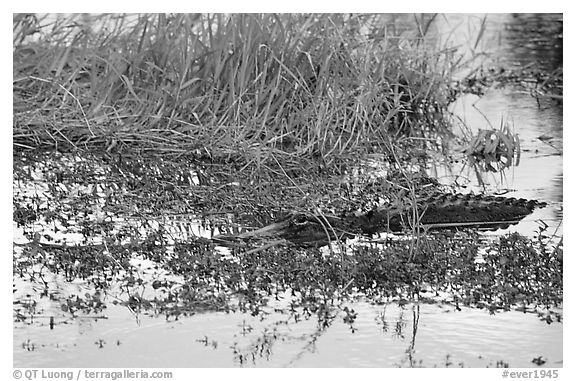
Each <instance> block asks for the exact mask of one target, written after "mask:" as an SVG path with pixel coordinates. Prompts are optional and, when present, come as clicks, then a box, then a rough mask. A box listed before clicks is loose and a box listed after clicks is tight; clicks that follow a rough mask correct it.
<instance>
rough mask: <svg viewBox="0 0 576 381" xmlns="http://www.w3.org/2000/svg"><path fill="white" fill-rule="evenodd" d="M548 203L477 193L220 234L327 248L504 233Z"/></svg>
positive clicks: (224, 239)
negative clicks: (384, 236)
mask: <svg viewBox="0 0 576 381" xmlns="http://www.w3.org/2000/svg"><path fill="white" fill-rule="evenodd" d="M544 206H546V203H544V202H539V201H535V200H526V199H523V198H513V197H501V196H486V195H474V194H434V195H432V196H428V197H426V198H420V199H418V198H417V199H415V200H414V202H413V203H412V205H411V206H403V207H396V208H394V207H390V206H388V207H386V206H382V207H378V208H374V209H372V210H370V211H368V212H367V213H363V214H348V215H342V216H336V215H331V214H321V213H318V214H303V213H294V214H291V215H289V216H288V217H285V218H283V219H281V220H280V221H278V222H275V223H273V224H271V225H268V226H265V227H263V228H261V229H258V230H254V231H251V232H247V233H243V234H239V235H235V236H224V235H222V236H216V237H214V238H213V240H214V241H216V242H219V243H221V244H223V245H226V244H227V243H232V242H234V241H247V240H253V239H272V238H275V239H280V240H285V241H288V242H291V243H293V244H296V245H298V246H322V245H326V244H328V243H329V242H331V241H335V240H346V239H349V238H352V237H355V236H358V235H363V236H372V235H373V234H375V233H382V232H390V233H401V232H407V231H412V232H413V231H414V229H458V228H475V229H484V230H496V229H499V228H502V229H505V228H507V227H509V226H511V225H514V224H517V223H518V222H520V220H522V219H523V218H524V217H526V216H527V215H529V214H531V213H532V212H533V211H534V210H535V209H537V208H540V207H544Z"/></svg>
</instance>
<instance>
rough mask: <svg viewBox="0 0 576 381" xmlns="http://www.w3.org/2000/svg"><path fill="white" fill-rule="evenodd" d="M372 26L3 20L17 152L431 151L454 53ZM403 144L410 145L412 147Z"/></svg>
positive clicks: (253, 158)
mask: <svg viewBox="0 0 576 381" xmlns="http://www.w3.org/2000/svg"><path fill="white" fill-rule="evenodd" d="M382 17H383V16H379V15H343V14H336V15H330V14H321V15H311V14H282V15H272V14H264V15H262V14H250V15H244V14H233V15H222V14H214V15H199V14H176V15H164V14H160V15H158V14H153V15H144V14H137V15H77V14H73V15H66V16H62V15H60V16H58V17H56V16H53V15H47V16H37V15H36V16H35V15H25V14H16V15H14V19H13V21H14V25H13V27H14V28H13V30H14V35H13V41H14V51H13V65H14V72H13V77H14V82H13V83H14V87H13V92H14V130H13V131H14V146H15V148H16V149H17V150H20V149H31V148H39V147H44V148H57V149H59V150H71V149H72V150H75V149H103V150H106V151H107V152H109V153H115V152H122V153H124V154H126V153H129V152H134V151H138V152H142V150H147V151H151V152H155V153H160V154H162V155H169V154H173V155H183V154H189V153H199V154H202V155H207V156H209V157H211V158H212V159H213V158H219V157H239V158H240V159H241V160H242V161H243V162H245V163H247V164H248V165H253V166H255V167H259V168H260V167H261V166H262V165H263V164H268V165H273V164H276V163H277V162H278V161H279V162H284V161H286V160H290V159H293V158H298V159H301V158H315V159H317V158H319V157H321V158H322V159H324V160H325V161H328V162H329V161H330V160H332V159H333V158H335V157H339V156H342V155H346V154H350V153H353V154H357V153H358V154H366V153H372V152H375V151H376V152H384V153H388V152H390V149H391V145H398V146H400V143H399V142H401V141H403V140H404V141H405V140H406V139H408V140H410V139H420V140H416V141H417V142H418V143H419V144H424V145H426V144H430V142H434V141H436V140H435V138H437V136H438V135H439V134H440V135H441V134H445V133H446V132H447V130H448V124H447V121H446V115H445V109H446V106H447V105H448V103H449V102H450V101H451V100H452V98H451V97H452V95H451V92H450V81H451V74H452V73H453V72H454V71H455V70H457V69H458V65H460V64H461V62H460V60H459V59H458V57H457V56H456V53H455V50H454V49H450V48H448V47H439V46H438V44H434V43H430V42H429V40H428V39H427V33H429V32H428V29H429V26H430V23H431V21H432V20H433V17H434V16H432V17H429V18H428V19H426V18H425V17H423V18H415V21H414V22H415V26H416V27H415V28H414V30H415V31H416V32H414V33H412V34H407V33H405V32H402V33H400V31H396V30H395V29H394V28H389V27H388V25H387V24H386V22H385V21H384V20H383V18H382ZM410 142H412V143H413V142H414V141H413V140H410Z"/></svg>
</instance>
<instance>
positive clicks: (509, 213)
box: [419, 194, 546, 228]
mask: <svg viewBox="0 0 576 381" xmlns="http://www.w3.org/2000/svg"><path fill="white" fill-rule="evenodd" d="M419 204H420V206H421V210H419V212H420V214H421V215H422V218H421V219H420V224H422V225H432V226H433V225H453V226H456V227H457V226H458V224H462V226H474V227H486V228H490V227H491V226H492V227H493V228H502V227H508V226H509V225H512V224H516V223H518V222H519V221H520V220H521V219H523V218H524V217H526V216H527V215H529V214H530V213H532V212H533V211H534V210H535V209H536V208H539V207H544V206H546V203H543V202H539V201H535V200H526V199H523V198H513V197H502V196H484V195H473V194H467V195H463V194H453V195H445V194H443V195H433V196H431V197H429V198H427V199H426V200H424V201H423V202H420V203H419ZM440 227H442V226H440Z"/></svg>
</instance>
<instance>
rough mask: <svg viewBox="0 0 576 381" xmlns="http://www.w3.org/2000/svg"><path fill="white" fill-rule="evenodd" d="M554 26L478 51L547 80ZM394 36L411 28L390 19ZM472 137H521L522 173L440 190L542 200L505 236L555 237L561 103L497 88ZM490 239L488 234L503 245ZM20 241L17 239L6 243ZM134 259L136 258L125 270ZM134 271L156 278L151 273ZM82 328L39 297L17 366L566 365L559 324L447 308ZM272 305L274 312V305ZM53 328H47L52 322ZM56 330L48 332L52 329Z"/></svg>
mask: <svg viewBox="0 0 576 381" xmlns="http://www.w3.org/2000/svg"><path fill="white" fill-rule="evenodd" d="M482 17H483V16H478V15H450V16H449V17H437V18H436V19H435V20H434V22H433V24H432V28H434V31H435V32H436V33H438V36H439V39H456V38H457V39H458V40H460V41H459V42H460V43H461V46H460V49H464V50H465V49H468V47H469V45H470V44H474V35H475V34H474V33H475V32H477V30H478V28H480V25H481V24H482ZM561 20H562V19H561V16H558V15H505V14H499V15H488V17H487V19H486V24H485V28H486V31H485V34H484V38H483V40H482V41H483V43H484V44H486V47H485V48H486V49H487V50H490V51H491V52H492V54H491V55H489V56H488V58H487V59H489V60H492V61H493V62H497V63H498V64H499V65H504V66H507V67H528V68H529V67H531V66H534V67H538V68H540V69H543V70H550V71H553V70H555V69H556V68H557V67H558V66H559V65H561V63H562V37H561V31H562V21H561ZM395 22H396V23H398V25H399V27H401V26H403V25H406V24H408V23H409V22H410V20H409V19H403V17H399V18H398V19H396V20H395ZM452 111H453V112H454V113H455V114H456V115H458V116H459V117H460V118H461V119H462V120H464V121H465V122H466V125H467V126H468V127H469V128H470V129H472V130H474V129H485V128H490V125H492V126H496V127H497V126H499V125H500V123H501V120H502V119H504V120H506V121H509V122H511V124H512V126H513V128H514V131H515V132H516V133H518V134H519V136H520V141H521V147H522V151H523V152H522V157H521V160H520V164H519V166H516V167H512V168H511V169H510V170H508V171H507V172H506V173H505V174H504V176H501V175H500V174H497V175H494V176H487V177H484V178H483V179H482V180H481V181H478V180H477V179H476V175H475V174H474V173H473V172H466V171H469V169H466V168H454V167H452V168H449V170H448V169H447V168H446V167H441V166H440V167H438V168H435V169H434V171H435V173H436V174H437V176H438V177H439V178H440V179H441V180H442V181H445V182H446V183H450V182H453V181H454V180H455V179H457V178H462V179H465V180H463V181H465V182H466V184H465V185H466V186H467V187H469V188H470V189H478V190H483V189H487V190H489V191H492V192H499V193H505V194H506V195H507V196H513V197H524V198H528V199H537V200H539V201H545V202H546V203H547V204H548V206H547V207H546V208H542V209H540V210H538V211H537V212H536V213H534V214H532V215H530V216H528V217H527V218H526V219H525V220H524V221H522V222H521V223H520V224H518V225H515V226H513V227H512V228H510V229H511V230H512V231H514V230H516V231H519V232H521V233H523V234H526V235H533V234H535V232H537V231H538V230H539V229H540V228H541V227H543V226H548V227H547V230H546V232H547V234H549V235H551V236H552V235H554V234H556V235H558V236H561V235H562V197H563V190H562V181H563V180H562V179H563V167H562V160H563V155H562V150H563V145H562V123H563V122H562V104H561V103H558V102H556V101H554V100H553V99H538V98H537V97H535V96H533V94H530V92H527V91H525V90H519V89H516V88H514V87H513V86H504V87H502V88H496V89H492V90H490V91H489V92H488V93H487V94H485V95H483V96H481V97H478V96H472V95H469V96H465V97H462V98H461V99H459V100H458V101H457V102H456V103H455V104H454V105H453V110H452ZM503 233H505V232H502V231H497V232H493V233H490V234H503ZM20 239H22V238H21V236H20V232H19V231H18V229H15V241H18V240H20ZM134 260H136V261H137V260H138V259H134ZM140 265H141V271H142V272H143V273H146V274H148V275H149V276H150V277H152V278H154V277H158V276H160V275H162V274H159V273H158V272H159V271H160V270H159V269H158V268H157V267H156V266H155V265H154V263H152V262H150V261H144V260H142V261H141V262H140ZM42 281H43V282H47V283H48V284H50V285H51V286H53V287H56V288H58V289H61V291H62V293H63V294H79V295H82V294H83V293H85V292H86V288H85V285H84V284H83V283H82V282H81V281H75V282H72V283H69V282H66V281H65V280H64V279H63V278H62V277H61V276H59V275H53V276H52V277H51V278H50V279H43V280H42ZM14 289H15V292H16V295H17V296H18V297H20V298H25V297H26V295H34V293H35V292H38V290H39V289H41V287H40V286H39V285H35V284H33V283H30V282H22V281H21V280H20V279H19V278H18V277H15V279H14ZM107 302H108V307H107V308H106V309H105V310H104V311H103V312H102V314H97V315H94V316H89V317H76V318H73V319H71V318H70V316H69V314H67V313H66V312H65V311H62V309H61V306H60V304H59V303H58V302H57V301H54V300H49V299H48V298H43V299H42V300H41V303H42V305H39V306H37V307H36V309H37V310H38V311H42V313H41V314H39V315H38V317H36V318H35V319H33V320H32V321H29V320H27V321H25V322H18V321H16V322H15V323H14V366H16V367H70V366H72V367H234V366H258V367H284V366H288V367H290V366H291V367H413V366H424V367H434V366H437V367H444V366H451V367H457V366H466V367H496V366H503V365H508V366H511V367H532V366H537V365H536V363H538V361H534V360H535V359H541V360H544V361H545V363H544V366H545V367H561V366H562V365H563V353H562V342H563V327H562V323H559V322H552V323H551V324H550V323H549V322H548V323H547V322H545V321H543V320H542V319H540V318H539V317H538V316H537V315H536V314H531V313H523V312H520V311H509V312H496V313H490V312H489V311H487V310H484V309H471V308H464V307H463V308H459V307H457V306H454V305H452V304H448V303H442V302H441V301H439V302H437V303H416V302H403V303H398V302H397V301H396V302H390V303H382V304H371V303H368V302H364V301H362V300H361V299H359V300H358V301H355V302H350V304H349V307H350V308H353V309H354V310H355V311H356V312H357V313H358V317H357V319H356V320H355V322H354V324H353V325H351V324H348V323H347V322H345V321H344V320H343V319H342V318H341V317H340V318H336V319H335V320H334V322H333V324H332V325H331V326H330V327H328V328H327V329H319V327H318V322H317V321H316V320H315V319H314V318H310V319H295V318H294V316H290V315H286V314H282V313H277V312H275V309H274V306H273V305H271V306H270V309H269V314H268V315H267V316H266V318H264V319H261V318H260V317H253V316H250V314H246V313H240V312H230V313H226V312H208V313H198V314H195V315H193V316H189V317H180V318H179V319H177V320H175V319H168V320H167V319H165V318H164V317H154V316H148V315H140V314H137V313H135V312H134V311H131V310H130V309H129V308H126V307H125V306H120V305H117V304H115V303H113V298H112V297H110V298H109V299H108V300H107ZM278 303H282V302H281V301H279V302H278ZM51 317H52V318H54V319H55V320H56V321H57V322H59V323H58V324H56V325H55V326H52V324H51V319H50V318H51ZM51 328H53V329H51Z"/></svg>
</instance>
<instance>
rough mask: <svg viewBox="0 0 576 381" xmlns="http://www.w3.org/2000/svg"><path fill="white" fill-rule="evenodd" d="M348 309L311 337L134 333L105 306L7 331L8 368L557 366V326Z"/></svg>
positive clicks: (227, 326)
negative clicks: (351, 318)
mask: <svg viewBox="0 0 576 381" xmlns="http://www.w3.org/2000/svg"><path fill="white" fill-rule="evenodd" d="M353 308H354V309H355V311H356V312H357V313H358V318H357V319H356V321H355V322H354V323H353V324H352V326H351V325H350V324H348V323H346V322H344V319H343V314H342V313H340V314H339V316H337V317H336V318H335V319H334V321H333V322H332V324H331V325H330V326H329V327H328V328H325V329H320V328H319V327H318V323H317V322H316V321H315V317H314V316H313V317H311V318H310V319H308V320H306V319H303V320H299V321H298V322H297V323H296V322H295V321H294V319H293V318H291V317H290V316H287V315H283V314H272V315H270V316H269V317H268V318H266V319H265V320H263V321H262V320H260V319H259V318H255V317H251V316H249V315H246V314H239V313H230V314H226V313H210V314H198V315H195V316H192V317H190V318H186V319H181V320H178V321H169V322H167V321H165V320H164V319H162V318H150V317H142V318H141V319H140V320H139V324H138V323H137V321H136V318H135V316H134V315H132V314H131V313H130V311H129V310H128V309H126V308H121V307H115V306H111V307H110V308H109V309H108V311H107V315H108V317H109V319H106V320H94V319H91V320H89V321H85V320H83V319H76V320H75V321H74V322H73V323H71V324H62V325H58V326H56V327H55V329H54V330H53V331H50V330H49V329H48V327H47V326H34V327H26V328H24V329H23V328H16V329H15V331H14V353H15V357H14V366H15V367H21V366H26V367H65V366H74V367H231V366H245V367H252V366H258V367H286V366H289V367H414V366H424V367H433V366H438V367H444V366H451V367H458V366H466V367H486V366H490V367H495V366H497V365H499V362H503V363H505V364H508V365H509V366H511V367H533V366H535V365H534V364H533V363H532V360H533V359H535V358H537V357H540V356H542V358H544V359H546V361H547V362H546V364H545V366H546V367H561V366H562V325H561V324H557V323H556V324H551V325H547V324H545V323H543V322H541V321H540V320H539V319H537V318H536V317H535V316H533V315H528V316H527V315H525V314H523V313H521V312H508V313H500V314H496V315H490V314H489V313H488V312H486V311H482V310H473V309H463V310H462V311H457V310H455V309H454V307H451V306H445V305H435V304H420V305H416V304H406V305H404V306H402V307H399V306H398V305H397V304H394V303H392V304H389V305H380V306H375V305H371V304H368V303H356V304H354V305H353ZM352 329H353V333H352ZM29 338H31V340H32V341H33V342H34V344H35V346H36V347H35V350H29V349H30V347H29V344H28V346H27V345H26V343H27V340H28V339H29Z"/></svg>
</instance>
